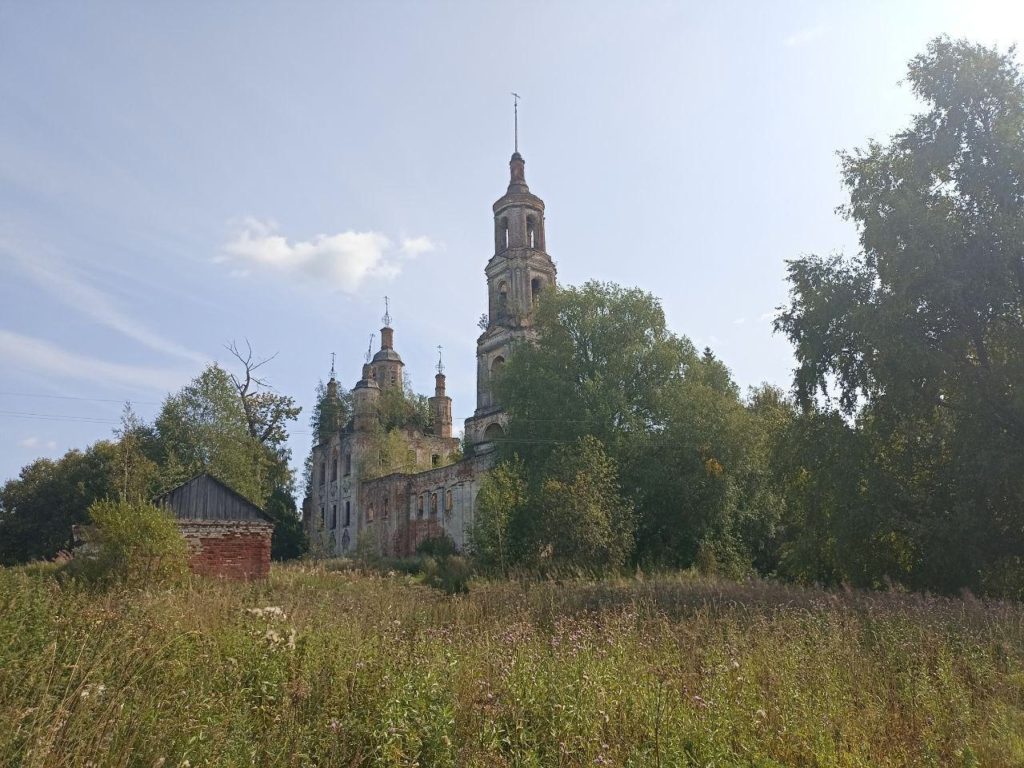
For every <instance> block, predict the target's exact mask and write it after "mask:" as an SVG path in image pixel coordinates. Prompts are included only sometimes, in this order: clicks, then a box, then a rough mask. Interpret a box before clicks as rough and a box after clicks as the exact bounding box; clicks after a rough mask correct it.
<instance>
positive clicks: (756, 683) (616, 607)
mask: <svg viewBox="0 0 1024 768" xmlns="http://www.w3.org/2000/svg"><path fill="white" fill-rule="evenodd" d="M0 724H2V727H0V764H2V765H4V766H97V767H98V766H163V767H169V766H201V765H216V766H243V765H244V766H253V765H255V766H307V765H322V766H378V765H379V766H595V765H596V766H602V765H603V766H688V765H692V766H761V767H763V768H767V766H910V765H923V766H974V765H977V766H1014V765H1024V608H1022V607H1021V606H1020V605H1017V604H1013V603H995V602H982V601H979V600H976V599H973V598H971V597H969V596H967V597H966V598H965V599H945V598H934V597H924V596H910V595H899V594H869V593H857V592H844V593H827V592H822V591H816V590H810V589H800V588H795V587H790V586H781V585H777V584H773V583H766V582H753V583H748V584H735V583H729V582H720V581H714V580H707V579H702V578H699V577H696V576H691V575H687V574H675V575H665V576H648V577H637V578H631V579H613V580H601V581H588V580H567V581H532V582H531V581H521V582H514V581H513V582H486V581H477V582H474V583H473V584H472V588H471V590H470V592H469V594H466V595H458V596H454V597H450V596H447V595H445V594H443V593H441V592H439V591H436V590H433V589H431V588H428V587H425V586H423V585H421V584H419V583H417V582H416V580H415V579H414V578H413V577H410V576H407V575H402V574H386V575H382V574H370V573H359V572H356V571H353V570H348V569H343V568H340V567H339V568H334V567H332V565H331V564H330V563H328V564H326V565H310V564H305V565H288V566H275V567H274V569H273V572H272V574H271V577H270V578H269V580H267V581H266V582H264V583H258V584H230V583H215V582H210V581H203V580H196V581H193V582H191V583H189V584H186V585H184V586H176V587H173V588H162V589H149V590H144V591H128V590H112V591H106V592H95V591H93V592H91V591H88V590H85V589H84V588H81V587H77V586H75V585H74V584H68V583H61V582H60V581H58V580H57V579H56V578H54V572H53V569H52V568H51V567H48V566H47V567H42V566H35V567H27V568H14V569H0Z"/></svg>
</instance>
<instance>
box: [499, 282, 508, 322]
mask: <svg viewBox="0 0 1024 768" xmlns="http://www.w3.org/2000/svg"><path fill="white" fill-rule="evenodd" d="M507 311H508V283H506V282H505V281H504V280H503V281H502V282H500V283H498V317H499V318H500V317H504V316H505V313H506V312H507Z"/></svg>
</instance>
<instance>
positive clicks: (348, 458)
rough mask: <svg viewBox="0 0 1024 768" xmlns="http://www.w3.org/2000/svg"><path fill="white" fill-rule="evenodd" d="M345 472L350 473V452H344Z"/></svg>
mask: <svg viewBox="0 0 1024 768" xmlns="http://www.w3.org/2000/svg"><path fill="white" fill-rule="evenodd" d="M345 474H346V475H351V474H352V454H351V453H346V454H345Z"/></svg>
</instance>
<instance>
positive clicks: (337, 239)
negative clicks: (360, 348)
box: [217, 218, 436, 293]
mask: <svg viewBox="0 0 1024 768" xmlns="http://www.w3.org/2000/svg"><path fill="white" fill-rule="evenodd" d="M435 249H436V246H435V244H434V243H433V242H432V241H431V240H430V239H429V238H428V237H425V236H421V237H413V238H405V239H403V240H402V242H401V244H400V245H399V246H398V247H397V248H396V247H395V245H394V243H392V241H391V240H390V238H388V237H387V236H385V235H382V234H380V233H379V232H352V231H349V232H341V233H339V234H337V235H317V236H315V237H314V238H312V239H311V240H299V241H295V242H289V241H288V239H287V238H286V237H284V236H283V235H280V234H278V233H277V227H276V225H275V224H274V222H272V221H266V222H264V221H259V220H258V219H252V218H247V219H245V220H244V221H243V222H242V226H241V227H240V229H239V231H238V233H237V235H236V236H235V237H234V239H232V240H231V241H230V242H228V243H227V244H225V246H224V249H223V250H224V254H223V255H222V256H220V257H218V258H217V261H232V262H235V264H236V268H235V269H234V270H233V273H239V272H244V273H246V274H248V273H249V272H250V271H251V270H253V269H257V268H260V269H264V270H272V271H276V272H279V273H284V274H290V275H295V276H298V277H301V278H304V279H306V280H309V281H312V282H316V283H319V284H324V283H326V284H327V285H329V286H331V287H333V288H336V289H338V290H341V291H344V292H346V293H351V292H353V291H356V290H358V289H359V287H360V286H361V285H362V284H363V282H364V281H366V280H367V279H370V278H381V279H391V278H394V277H396V276H397V275H398V274H399V273H400V272H401V271H402V261H403V260H404V259H409V258H415V257H416V256H419V255H420V254H423V253H429V252H431V251H433V250H435Z"/></svg>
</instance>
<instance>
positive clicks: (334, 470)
mask: <svg viewBox="0 0 1024 768" xmlns="http://www.w3.org/2000/svg"><path fill="white" fill-rule="evenodd" d="M337 479H338V454H334V455H333V456H332V457H331V482H334V481H335V480H337Z"/></svg>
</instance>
